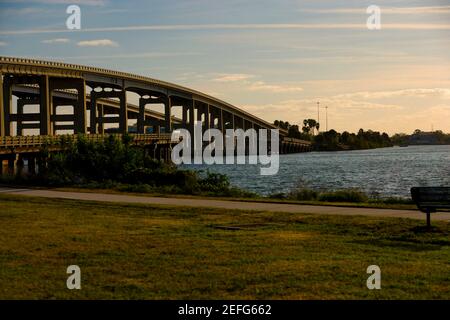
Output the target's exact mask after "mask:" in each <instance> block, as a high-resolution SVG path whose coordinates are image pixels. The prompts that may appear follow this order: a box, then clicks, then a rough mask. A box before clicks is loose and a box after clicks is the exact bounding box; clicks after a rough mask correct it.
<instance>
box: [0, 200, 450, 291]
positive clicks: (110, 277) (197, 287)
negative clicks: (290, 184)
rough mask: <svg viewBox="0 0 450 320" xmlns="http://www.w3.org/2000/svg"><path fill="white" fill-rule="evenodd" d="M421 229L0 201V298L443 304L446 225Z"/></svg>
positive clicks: (396, 223) (448, 245)
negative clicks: (70, 271) (71, 286)
mask: <svg viewBox="0 0 450 320" xmlns="http://www.w3.org/2000/svg"><path fill="white" fill-rule="evenodd" d="M423 224H424V222H423V221H417V220H409V219H397V218H390V219H386V218H371V217H362V216H319V215H307V214H291V213H269V212H248V211H229V210H222V209H200V208H184V207H166V206H145V205H134V204H133V205H131V204H130V205H127V204H109V203H97V202H84V201H72V200H60V199H41V198H31V197H19V196H9V195H0V225H1V232H0V298H1V299H24V298H29V299H53V298H56V299H93V298H99V299H111V298H112V299H242V298H243V299H246V298H249V299H342V298H352V299H394V298H399V299H427V298H430V299H449V298H450V290H449V285H450V272H449V270H450V225H449V224H448V223H445V222H440V223H439V222H433V224H434V228H433V230H432V231H431V232H425V230H424V229H423ZM230 226H231V227H235V228H226V227H230ZM223 227H225V228H223ZM71 264H76V265H79V266H80V268H81V272H82V275H81V278H82V289H81V290H68V289H67V288H66V279H67V274H66V268H67V266H69V265H71ZM371 264H376V265H379V266H380V268H381V271H382V275H381V278H382V283H381V285H382V289H381V290H368V289H367V288H366V280H367V277H368V275H367V274H366V268H367V266H369V265H371Z"/></svg>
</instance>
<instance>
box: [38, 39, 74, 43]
mask: <svg viewBox="0 0 450 320" xmlns="http://www.w3.org/2000/svg"><path fill="white" fill-rule="evenodd" d="M41 42H42V43H48V44H53V43H69V42H70V40H69V39H67V38H56V39H47V40H42V41H41Z"/></svg>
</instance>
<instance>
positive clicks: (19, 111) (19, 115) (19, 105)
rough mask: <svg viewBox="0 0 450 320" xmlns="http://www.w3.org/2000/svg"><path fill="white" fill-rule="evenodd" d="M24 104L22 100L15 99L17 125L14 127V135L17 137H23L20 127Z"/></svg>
mask: <svg viewBox="0 0 450 320" xmlns="http://www.w3.org/2000/svg"><path fill="white" fill-rule="evenodd" d="M24 105H25V103H24V101H23V99H17V125H16V134H17V135H18V136H21V135H23V125H22V115H23V107H24Z"/></svg>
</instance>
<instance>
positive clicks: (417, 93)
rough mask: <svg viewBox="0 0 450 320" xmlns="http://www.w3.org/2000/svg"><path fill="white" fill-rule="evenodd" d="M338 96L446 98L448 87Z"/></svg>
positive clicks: (449, 94)
mask: <svg viewBox="0 0 450 320" xmlns="http://www.w3.org/2000/svg"><path fill="white" fill-rule="evenodd" d="M337 97H338V98H346V99H348V98H359V99H383V98H392V97H417V98H428V97H440V98H445V99H448V98H450V89H447V88H415V89H402V90H392V91H374V92H370V91H362V92H354V93H346V94H341V95H338V96H337Z"/></svg>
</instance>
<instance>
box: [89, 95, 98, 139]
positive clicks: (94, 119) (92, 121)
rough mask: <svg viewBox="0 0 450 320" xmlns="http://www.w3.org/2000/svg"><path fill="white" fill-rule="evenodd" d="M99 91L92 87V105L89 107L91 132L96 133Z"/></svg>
mask: <svg viewBox="0 0 450 320" xmlns="http://www.w3.org/2000/svg"><path fill="white" fill-rule="evenodd" d="M97 98H98V97H97V92H95V91H94V89H92V91H91V103H90V104H91V105H90V107H89V109H90V110H89V114H90V116H89V117H90V119H89V133H90V134H96V133H97Z"/></svg>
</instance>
